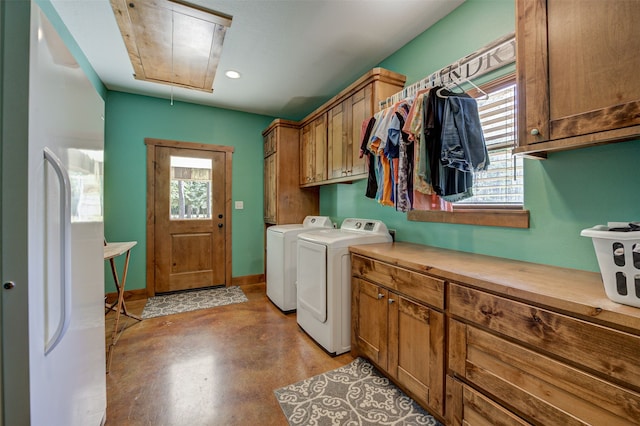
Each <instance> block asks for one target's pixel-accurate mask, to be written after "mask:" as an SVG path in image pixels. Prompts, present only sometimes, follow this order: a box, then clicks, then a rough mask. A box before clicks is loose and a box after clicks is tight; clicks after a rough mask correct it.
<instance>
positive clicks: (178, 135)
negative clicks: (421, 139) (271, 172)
mask: <svg viewBox="0 0 640 426" xmlns="http://www.w3.org/2000/svg"><path fill="white" fill-rule="evenodd" d="M514 27H515V10H514V2H513V0H467V1H466V2H465V3H464V4H462V5H461V6H460V7H459V8H457V9H456V10H454V11H453V12H452V13H451V14H450V15H449V16H447V17H445V18H444V19H442V20H441V21H440V22H438V23H437V24H436V25H434V26H433V27H431V28H430V29H428V30H427V31H425V32H424V33H423V34H421V35H419V36H418V37H416V38H415V39H414V40H412V41H411V42H409V43H408V44H407V45H405V46H404V47H402V48H401V49H399V50H398V51H397V52H395V53H394V54H393V55H391V56H390V57H388V58H387V59H385V60H384V61H382V62H381V63H380V64H379V65H380V66H382V67H385V68H388V69H390V70H392V71H396V72H399V73H402V74H404V75H406V76H407V83H408V84H410V83H413V82H415V81H418V80H420V79H421V78H423V77H425V76H427V75H429V74H430V73H432V72H434V71H437V70H439V69H440V68H442V67H444V66H446V65H448V64H450V63H452V62H454V61H456V60H457V59H459V58H461V57H463V56H466V55H467V54H469V53H471V52H473V51H475V50H477V49H478V48H480V47H483V46H485V45H487V44H489V43H490V42H492V41H494V40H495V39H498V38H500V37H502V36H503V35H505V34H507V33H511V32H513V31H514ZM348 83H349V82H345V85H346V84H348ZM271 120H272V118H271V117H265V116H258V115H253V114H248V113H242V112H235V111H229V110H223V109H217V108H211V107H205V106H197V105H192V104H186V103H181V102H174V105H173V106H171V105H170V103H169V101H167V100H161V99H156V98H150V97H144V96H138V95H131V94H125V93H120V92H108V94H107V108H106V143H105V206H106V211H105V233H106V237H107V238H108V239H109V240H111V241H116V240H132V239H135V240H137V241H138V242H139V245H138V246H137V248H135V249H134V251H133V254H132V263H131V268H130V272H129V278H128V281H127V289H129V290H131V289H138V288H144V286H145V261H146V259H145V250H146V249H145V239H146V235H145V209H146V206H145V197H146V187H145V185H146V183H145V182H146V177H145V176H146V168H145V167H146V150H145V145H144V142H143V141H144V138H145V137H155V138H163V139H175V140H183V141H193V142H203V143H213V144H219V145H230V146H234V147H235V148H236V151H235V153H234V156H233V201H236V200H242V201H244V205H245V209H244V210H234V211H233V217H232V221H233V242H232V244H233V253H232V255H233V271H232V275H233V276H234V277H237V276H244V275H253V274H259V273H262V271H263V267H264V266H263V265H264V252H263V243H264V242H263V238H264V237H263V220H262V198H263V185H262V173H263V172H262V136H261V132H262V130H263V129H264V128H266V126H267V125H268V124H269V123H270V122H271ZM637 158H640V142H638V141H632V142H625V143H619V144H613V145H607V146H601V147H594V148H585V149H580V150H575V151H568V152H563V153H555V154H550V155H549V158H548V159H547V160H541V161H538V160H528V159H527V160H525V208H527V209H528V210H529V211H530V213H531V226H530V228H529V229H524V230H523V229H509V228H498V227H485V226H471V225H451V224H440V223H420V222H409V221H408V220H407V218H406V214H403V213H399V212H396V211H395V210H393V209H392V208H389V207H383V206H380V205H378V204H377V203H376V202H375V201H373V200H369V199H367V198H365V197H364V192H365V181H359V182H356V183H354V184H352V185H344V184H336V185H328V186H323V187H322V188H321V190H320V213H321V214H323V215H328V216H331V217H332V219H333V220H334V221H338V222H340V221H342V220H343V219H344V218H346V217H366V218H376V219H381V220H383V221H384V222H385V223H386V224H387V226H388V227H389V228H393V229H396V232H397V233H396V237H397V239H398V240H400V241H410V242H416V243H421V244H427V245H434V246H438V247H445V248H452V249H456V250H462V251H468V252H474V253H482V254H488V255H493V256H501V257H507V258H513V259H520V260H528V261H533V262H538V263H546V264H551V265H559V266H565V267H570V268H577V269H585V270H592V271H597V270H598V266H597V261H596V258H595V254H594V250H593V247H592V244H591V240H590V239H588V238H585V237H580V236H579V233H580V230H581V229H584V228H587V227H591V226H593V225H596V224H601V223H606V222H607V221H613V220H615V221H631V220H640V191H637V190H636V189H635V186H637V183H638V178H637V177H636V172H635V171H636V170H637V165H636V164H637V160H636V159H637ZM338 200H339V201H338ZM105 282H106V283H107V291H113V290H114V289H113V286H112V285H111V282H112V279H111V277H106V280H105Z"/></svg>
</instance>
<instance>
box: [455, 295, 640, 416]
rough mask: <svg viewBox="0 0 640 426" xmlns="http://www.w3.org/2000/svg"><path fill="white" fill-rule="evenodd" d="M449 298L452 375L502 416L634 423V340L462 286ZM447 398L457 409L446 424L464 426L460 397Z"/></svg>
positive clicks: (638, 397) (638, 370)
mask: <svg viewBox="0 0 640 426" xmlns="http://www.w3.org/2000/svg"><path fill="white" fill-rule="evenodd" d="M449 296H450V305H449V313H450V315H451V316H452V317H453V318H455V319H452V320H451V321H450V322H449V369H450V373H451V374H452V375H453V376H455V377H458V378H460V379H461V380H463V381H464V382H465V383H466V384H468V385H469V386H470V387H473V388H476V389H477V390H478V391H479V392H480V393H483V394H489V395H491V399H492V400H493V401H494V402H495V403H496V404H497V405H498V406H500V407H503V409H504V410H507V411H510V412H511V413H512V415H514V416H515V414H516V413H517V414H518V416H519V417H520V418H521V419H523V420H524V421H526V422H530V423H531V424H539V425H570V424H575V425H588V424H593V425H596V424H597V425H604V424H634V423H636V422H637V421H638V419H640V393H638V388H637V387H635V386H634V384H635V385H637V384H638V383H640V365H638V363H637V357H638V353H640V336H636V335H632V334H628V333H625V332H621V331H618V330H614V329H611V328H608V327H603V326H600V325H597V324H593V323H590V322H587V321H582V320H580V319H576V318H573V317H571V316H568V315H564V314H561V313H557V312H554V311H551V310H548V309H543V308H540V307H536V306H533V305H531V304H528V303H523V302H518V301H514V300H511V299H509V298H505V297H500V296H496V295H492V294H490V293H486V292H483V291H480V290H476V289H472V288H468V287H465V286H461V285H456V284H451V285H450V287H449ZM458 319H459V320H458ZM634 387H635V389H634ZM447 396H448V398H450V399H451V400H462V401H463V402H462V404H460V403H458V404H457V405H458V406H459V407H460V406H461V407H462V411H461V412H458V413H455V412H450V413H448V418H449V419H450V420H451V422H450V424H456V425H457V424H459V425H462V424H468V423H469V422H468V420H467V419H466V414H465V410H466V405H468V404H469V402H468V401H465V396H464V390H463V389H462V390H461V389H460V387H453V388H452V389H450V390H449V391H448V395H447ZM454 405H455V404H454ZM488 420H491V418H489V419H488ZM636 424H637V423H636Z"/></svg>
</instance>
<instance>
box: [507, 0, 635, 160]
mask: <svg viewBox="0 0 640 426" xmlns="http://www.w3.org/2000/svg"><path fill="white" fill-rule="evenodd" d="M516 13H517V26H516V40H517V62H516V63H517V74H518V127H519V140H518V147H517V148H516V149H515V152H516V153H531V154H538V155H544V154H546V152H551V151H555V150H564V149H571V148H579V147H584V146H590V145H595V144H599V143H605V142H613V141H620V140H629V139H637V138H640V79H638V78H637V72H638V68H639V67H640V59H639V57H638V51H640V26H638V25H637V23H638V22H639V21H640V7H638V2H637V1H635V0H621V1H615V2H603V1H596V0H590V1H587V2H585V1H584V0H548V1H542V0H536V1H531V0H517V1H516Z"/></svg>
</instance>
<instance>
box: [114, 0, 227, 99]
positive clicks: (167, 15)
mask: <svg viewBox="0 0 640 426" xmlns="http://www.w3.org/2000/svg"><path fill="white" fill-rule="evenodd" d="M110 2H111V8H112V9H113V13H114V15H115V17H116V21H117V23H118V27H119V28H120V33H121V34H122V38H123V40H124V44H125V46H126V48H127V51H128V53H129V59H130V60H131V64H132V65H133V70H134V78H136V79H137V80H144V81H150V82H153V83H161V84H168V85H173V86H178V87H183V88H187V89H195V90H201V91H204V92H213V80H214V77H215V74H216V70H217V68H218V63H219V62H220V55H221V54H222V43H223V42H224V36H225V33H226V31H227V28H229V27H230V26H231V16H228V15H225V14H222V13H219V12H215V11H211V10H207V9H205V8H202V7H197V6H193V5H189V4H187V3H183V2H177V1H172V0H110Z"/></svg>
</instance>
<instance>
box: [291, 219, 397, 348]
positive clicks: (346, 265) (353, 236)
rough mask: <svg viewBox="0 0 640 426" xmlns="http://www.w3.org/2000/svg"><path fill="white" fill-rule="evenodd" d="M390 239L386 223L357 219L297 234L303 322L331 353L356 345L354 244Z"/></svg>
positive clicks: (300, 322) (299, 311)
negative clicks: (353, 333) (353, 328)
mask: <svg viewBox="0 0 640 426" xmlns="http://www.w3.org/2000/svg"><path fill="white" fill-rule="evenodd" d="M391 241H392V238H391V235H390V234H389V231H388V229H387V227H386V225H385V224H384V223H383V222H381V221H379V220H370V219H355V218H350V219H345V220H344V222H342V225H341V226H340V229H321V230H314V231H309V232H304V233H301V234H299V235H298V271H297V290H298V303H297V321H298V325H299V326H300V327H301V328H302V329H303V330H304V331H305V332H306V333H307V334H308V335H309V336H310V337H311V338H312V339H314V340H315V341H316V342H317V343H318V344H319V345H320V346H322V347H323V348H324V349H325V350H326V351H327V352H328V353H330V354H332V355H333V354H335V355H339V354H341V353H344V352H348V351H349V350H350V349H351V257H350V254H349V246H351V245H356V244H373V243H383V242H391Z"/></svg>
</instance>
